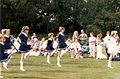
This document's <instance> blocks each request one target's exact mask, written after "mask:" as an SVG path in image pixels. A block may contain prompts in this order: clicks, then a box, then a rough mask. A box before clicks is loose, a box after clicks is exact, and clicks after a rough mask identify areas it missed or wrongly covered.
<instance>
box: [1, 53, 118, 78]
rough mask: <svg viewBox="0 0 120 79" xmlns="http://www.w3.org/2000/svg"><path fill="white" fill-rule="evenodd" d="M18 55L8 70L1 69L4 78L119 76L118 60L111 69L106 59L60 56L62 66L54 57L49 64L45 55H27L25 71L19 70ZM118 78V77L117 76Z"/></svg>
mask: <svg viewBox="0 0 120 79" xmlns="http://www.w3.org/2000/svg"><path fill="white" fill-rule="evenodd" d="M19 59H20V55H19V54H15V55H13V58H12V60H11V61H12V62H11V63H10V65H9V71H6V70H3V73H2V74H3V76H4V79H116V78H117V77H120V62H113V67H114V68H113V69H109V68H107V61H106V60H96V59H93V58H84V59H79V60H76V59H70V58H69V57H68V56H64V57H63V58H62V61H61V62H62V67H61V68H59V67H57V66H56V57H52V58H51V64H47V63H46V59H45V57H41V56H40V57H28V58H27V60H26V63H25V69H26V70H27V71H25V72H21V71H20V70H19ZM118 79H120V78H118Z"/></svg>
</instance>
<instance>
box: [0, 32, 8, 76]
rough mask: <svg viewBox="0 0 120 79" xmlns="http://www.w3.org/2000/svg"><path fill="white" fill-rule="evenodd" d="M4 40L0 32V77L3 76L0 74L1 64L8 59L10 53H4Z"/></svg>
mask: <svg viewBox="0 0 120 79" xmlns="http://www.w3.org/2000/svg"><path fill="white" fill-rule="evenodd" d="M4 40H5V39H4V36H3V34H1V33H0V78H3V76H1V71H2V66H3V65H4V63H3V62H6V61H8V60H9V59H10V55H9V54H7V53H5V45H4Z"/></svg>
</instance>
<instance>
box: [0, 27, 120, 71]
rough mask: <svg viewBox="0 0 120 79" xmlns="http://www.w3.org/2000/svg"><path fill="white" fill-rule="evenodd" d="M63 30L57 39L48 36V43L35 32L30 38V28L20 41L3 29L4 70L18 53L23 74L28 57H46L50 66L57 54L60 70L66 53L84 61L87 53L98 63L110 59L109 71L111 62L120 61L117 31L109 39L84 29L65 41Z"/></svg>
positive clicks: (20, 37) (23, 31) (52, 35)
mask: <svg viewBox="0 0 120 79" xmlns="http://www.w3.org/2000/svg"><path fill="white" fill-rule="evenodd" d="M64 31H65V28H64V27H59V33H58V34H57V36H55V35H54V34H53V33H49V34H48V39H47V40H46V39H45V38H44V37H43V38H42V39H41V40H39V39H38V37H37V36H36V33H33V35H32V36H31V37H30V38H28V32H29V27H28V26H24V27H23V28H22V30H21V33H20V34H19V35H18V37H17V38H14V37H13V35H10V29H2V30H1V34H0V56H1V57H0V61H1V62H2V63H1V66H2V64H3V67H4V68H5V69H7V70H8V68H7V64H8V63H9V61H10V60H9V59H10V58H11V55H12V54H14V53H17V52H21V53H22V54H21V60H20V70H22V71H25V69H24V68H23V62H24V59H26V56H28V55H30V56H47V63H50V56H54V55H55V54H57V56H58V57H57V61H58V62H57V65H58V66H59V67H61V65H60V58H61V57H62V56H63V55H64V54H65V53H69V54H70V58H75V59H79V58H84V54H85V53H86V54H88V56H89V57H93V58H95V57H96V59H97V60H101V59H107V60H108V67H109V68H112V66H111V61H112V60H118V61H119V60H120V38H119V36H118V33H117V31H111V32H109V31H108V32H107V33H106V36H105V37H103V35H102V34H101V33H99V34H97V35H96V36H95V35H94V33H93V32H91V33H90V35H89V36H88V35H87V34H86V33H85V32H84V30H83V29H82V30H81V34H80V35H79V33H78V31H74V33H73V35H72V38H67V40H66V41H65V37H64V34H63V33H64ZM2 47H3V48H4V50H3V48H2ZM103 48H105V53H106V54H105V53H103ZM3 52H4V53H3ZM59 52H60V53H59ZM6 53H7V54H6ZM3 54H4V55H3ZM4 59H5V60H4ZM6 60H7V61H6ZM0 70H1V69H0Z"/></svg>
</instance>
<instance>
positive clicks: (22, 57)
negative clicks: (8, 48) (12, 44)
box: [20, 53, 25, 71]
mask: <svg viewBox="0 0 120 79" xmlns="http://www.w3.org/2000/svg"><path fill="white" fill-rule="evenodd" d="M24 56H25V53H21V59H20V70H21V71H25V69H24V68H23V63H24Z"/></svg>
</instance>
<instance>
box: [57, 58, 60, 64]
mask: <svg viewBox="0 0 120 79" xmlns="http://www.w3.org/2000/svg"><path fill="white" fill-rule="evenodd" d="M57 64H58V65H60V57H59V56H58V57H57Z"/></svg>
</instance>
